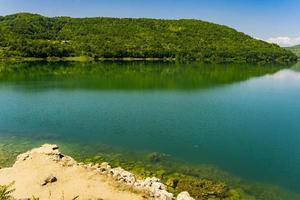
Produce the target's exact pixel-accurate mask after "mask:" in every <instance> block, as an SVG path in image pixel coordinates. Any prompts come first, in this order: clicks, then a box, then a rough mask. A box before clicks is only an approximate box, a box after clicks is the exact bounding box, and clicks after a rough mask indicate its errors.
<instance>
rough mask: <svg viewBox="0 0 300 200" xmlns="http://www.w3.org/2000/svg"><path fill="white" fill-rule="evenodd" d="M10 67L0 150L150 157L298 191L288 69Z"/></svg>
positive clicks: (296, 105)
mask: <svg viewBox="0 0 300 200" xmlns="http://www.w3.org/2000/svg"><path fill="white" fill-rule="evenodd" d="M19 65H20V66H12V64H8V65H7V66H9V67H8V68H9V70H6V68H4V67H3V66H2V74H3V75H2V76H0V77H1V82H0V143H1V144H2V145H3V146H4V145H5V144H6V143H9V144H10V145H11V144H12V143H15V144H18V141H20V140H22V141H27V144H30V143H32V144H35V142H37V143H39V142H40V143H42V142H57V143H62V144H74V145H77V146H78V147H82V148H83V147H87V146H88V147H93V148H91V149H93V150H90V153H91V155H92V154H93V153H95V154H96V153H97V152H96V151H97V150H98V146H99V144H101V145H102V146H105V147H107V148H111V149H114V150H115V151H116V152H122V151H128V152H154V151H155V152H161V153H165V154H168V155H170V156H171V157H174V158H176V159H178V160H182V161H186V162H188V163H191V164H209V165H213V166H216V167H217V168H220V169H222V170H225V171H228V172H230V173H231V174H233V175H235V176H239V177H241V178H243V179H246V180H251V181H257V182H261V183H266V184H272V185H276V186H279V187H281V188H284V189H286V190H289V191H291V192H294V193H300V145H299V144H300V119H299V113H300V70H299V67H297V66H295V67H292V68H289V69H282V70H279V69H278V68H276V67H258V66H243V65H240V66H235V65H222V66H213V65H203V66H197V65H182V66H178V65H175V64H174V65H172V64H159V63H151V64H144V63H135V64H134V63H127V64H126V63H125V64H124V63H123V64H122V63H102V64H99V63H98V64H97V63H96V64H63V63H52V64H49V63H35V64H19ZM7 66H6V67H7ZM49 68H51V69H52V71H51V70H49V71H48V70H47V69H49ZM0 69H1V68H0ZM4 69H5V70H4ZM297 70H299V71H297ZM77 150H78V153H79V152H80V151H81V150H80V148H78V149H77ZM93 151H95V152H93ZM74 154H76V151H75V153H74Z"/></svg>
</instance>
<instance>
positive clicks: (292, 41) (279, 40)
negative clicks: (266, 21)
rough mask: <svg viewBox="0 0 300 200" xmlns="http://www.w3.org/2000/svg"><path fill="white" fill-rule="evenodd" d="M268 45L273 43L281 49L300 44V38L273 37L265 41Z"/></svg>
mask: <svg viewBox="0 0 300 200" xmlns="http://www.w3.org/2000/svg"><path fill="white" fill-rule="evenodd" d="M266 41H267V42H269V43H275V44H278V45H279V46H282V47H289V46H294V45H298V44H300V37H294V38H291V37H282V36H281V37H274V38H269V39H267V40H266Z"/></svg>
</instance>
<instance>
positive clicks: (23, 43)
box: [0, 13, 296, 63]
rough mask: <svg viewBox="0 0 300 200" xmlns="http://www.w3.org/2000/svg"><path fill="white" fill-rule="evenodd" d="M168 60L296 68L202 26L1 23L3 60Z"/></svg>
mask: <svg viewBox="0 0 300 200" xmlns="http://www.w3.org/2000/svg"><path fill="white" fill-rule="evenodd" d="M81 55H85V56H90V57H93V58H96V59H97V58H98V59H99V58H169V59H177V60H181V61H187V60H189V61H201V62H253V63H257V62H266V63H286V62H293V61H294V60H295V59H296V57H295V55H294V54H293V53H291V52H290V51H287V50H285V49H282V48H280V47H279V46H277V45H275V44H268V43H266V42H263V41H259V40H256V39H253V38H251V37H250V36H248V35H245V34H244V33H240V32H237V31H236V30H234V29H232V28H229V27H226V26H221V25H217V24H213V23H208V22H204V21H200V20H160V19H129V18H125V19H117V18H102V17H101V18H70V17H55V18H48V17H44V16H41V15H36V14H29V13H19V14H14V15H8V16H2V17H0V57H2V58H7V57H39V58H45V57H70V56H81Z"/></svg>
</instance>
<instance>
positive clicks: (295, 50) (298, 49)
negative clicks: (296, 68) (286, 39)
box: [286, 45, 300, 58]
mask: <svg viewBox="0 0 300 200" xmlns="http://www.w3.org/2000/svg"><path fill="white" fill-rule="evenodd" d="M286 49H288V50H290V51H292V52H293V53H294V54H296V56H298V58H300V45H296V46H293V47H287V48H286Z"/></svg>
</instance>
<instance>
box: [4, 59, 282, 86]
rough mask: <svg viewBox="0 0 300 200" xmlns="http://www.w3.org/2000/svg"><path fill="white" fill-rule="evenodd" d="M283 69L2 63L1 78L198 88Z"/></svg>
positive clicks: (64, 83) (51, 83)
mask: <svg viewBox="0 0 300 200" xmlns="http://www.w3.org/2000/svg"><path fill="white" fill-rule="evenodd" d="M280 69H281V68H280V67H278V66H259V65H248V64H241V65H238V64H226V65H225V64H223V65H212V64H210V65H209V64H176V63H171V62H169V63H162V62H97V63H95V62H93V63H78V62H28V63H2V64H0V71H1V74H0V78H1V80H2V81H12V82H15V83H20V82H21V81H22V84H24V82H23V81H28V82H30V81H40V82H39V85H38V86H37V85H36V84H35V85H32V86H33V87H35V88H36V87H40V89H46V88H53V87H60V88H66V89H67V88H69V89H72V88H73V89H74V88H86V89H103V90H105V89H128V90H130V89H134V90H138V89H198V88H207V87H211V86H219V85H223V84H230V83H234V82H239V81H244V80H247V79H249V78H251V77H257V76H262V75H264V74H272V73H275V72H276V71H278V70H280ZM46 82H47V84H43V83H46ZM26 86H27V87H28V86H29V85H27V83H26ZM29 88H30V87H29Z"/></svg>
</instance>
